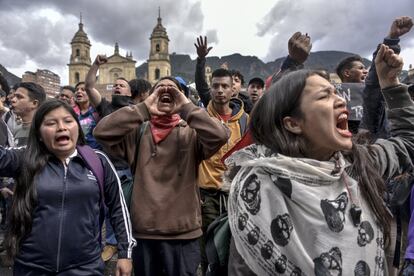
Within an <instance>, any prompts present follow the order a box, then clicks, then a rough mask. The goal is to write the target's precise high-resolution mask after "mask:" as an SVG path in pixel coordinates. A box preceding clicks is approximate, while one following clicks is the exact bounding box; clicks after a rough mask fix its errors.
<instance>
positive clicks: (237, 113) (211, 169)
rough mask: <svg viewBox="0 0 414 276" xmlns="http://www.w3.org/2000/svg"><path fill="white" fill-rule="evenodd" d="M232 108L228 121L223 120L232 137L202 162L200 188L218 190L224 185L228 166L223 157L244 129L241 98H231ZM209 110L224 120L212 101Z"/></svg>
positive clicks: (199, 171)
mask: <svg viewBox="0 0 414 276" xmlns="http://www.w3.org/2000/svg"><path fill="white" fill-rule="evenodd" d="M230 108H231V109H232V116H231V117H230V119H229V120H228V121H227V122H224V121H222V122H223V123H224V124H225V125H226V126H227V127H228V128H229V129H230V132H231V134H230V138H229V139H228V140H227V143H226V144H225V145H223V146H222V147H221V148H220V149H219V150H218V151H217V152H216V153H215V154H214V155H213V156H212V157H211V158H209V159H207V160H204V161H203V162H201V164H200V166H199V169H198V174H199V179H198V183H199V186H200V188H203V189H215V190H218V189H220V188H221V187H222V182H223V180H222V176H223V173H224V171H225V170H226V166H225V165H224V164H223V163H222V162H221V158H222V157H223V156H224V155H225V154H226V153H227V152H228V151H229V150H230V149H231V148H233V146H234V145H235V144H236V143H237V142H238V141H239V140H240V139H241V137H242V134H243V133H242V129H241V126H240V119H241V117H242V116H248V115H247V114H244V115H243V113H244V111H243V102H242V101H241V100H239V99H235V98H233V99H231V100H230ZM207 112H208V114H209V115H210V116H211V117H215V118H217V119H219V120H222V119H221V117H220V114H218V113H217V111H216V110H215V109H214V107H213V104H212V102H211V101H210V103H209V104H208V106H207Z"/></svg>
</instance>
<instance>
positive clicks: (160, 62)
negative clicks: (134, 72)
mask: <svg viewBox="0 0 414 276" xmlns="http://www.w3.org/2000/svg"><path fill="white" fill-rule="evenodd" d="M150 41H151V49H150V54H149V59H148V81H149V82H150V83H151V84H155V83H156V82H157V80H159V79H160V78H162V77H165V76H170V75H171V64H170V55H169V53H168V43H169V41H170V39H169V38H168V35H167V31H166V29H165V28H164V26H163V25H162V23H161V9H160V8H158V19H157V25H156V26H155V27H154V29H153V31H152V34H151V37H150Z"/></svg>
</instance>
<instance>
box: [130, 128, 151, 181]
mask: <svg viewBox="0 0 414 276" xmlns="http://www.w3.org/2000/svg"><path fill="white" fill-rule="evenodd" d="M148 125H149V121H145V122H143V123H142V124H141V125H140V126H139V127H138V129H137V132H138V134H137V143H136V147H135V155H134V162H133V163H132V166H131V172H132V176H135V172H136V170H137V163H138V154H139V147H140V145H141V138H142V135H143V134H144V133H145V130H146V129H147V127H148Z"/></svg>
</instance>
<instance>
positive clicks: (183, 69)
mask: <svg viewBox="0 0 414 276" xmlns="http://www.w3.org/2000/svg"><path fill="white" fill-rule="evenodd" d="M351 55H354V54H352V53H347V52H339V51H319V52H312V53H311V54H310V55H309V58H308V60H307V61H306V62H305V64H304V65H305V68H310V69H325V70H327V71H328V72H330V73H333V72H335V68H336V66H337V65H338V63H339V62H340V61H341V60H342V59H343V58H345V57H348V56H351ZM284 59H285V57H281V58H278V59H276V60H275V61H272V62H268V63H264V62H263V61H262V60H260V59H259V58H257V57H256V56H243V55H240V54H232V55H229V56H223V57H221V58H219V57H214V56H213V57H207V61H206V65H208V66H210V67H211V69H212V70H215V69H217V68H219V67H220V65H222V64H223V63H225V62H226V63H227V64H228V67H229V68H230V69H236V70H239V71H240V72H241V73H242V74H243V76H244V80H245V82H246V83H247V82H248V81H249V80H250V79H251V78H253V77H261V78H263V79H266V78H267V77H268V76H270V75H272V74H273V73H274V72H276V71H277V70H279V68H280V66H281V64H282V62H283V60H284ZM170 62H171V71H172V74H173V75H174V76H181V77H182V78H184V79H185V80H186V81H187V82H194V73H195V66H196V60H192V59H191V57H190V56H189V55H181V54H172V55H170ZM364 64H365V66H367V67H368V66H369V65H370V64H371V61H369V60H368V59H364ZM147 70H148V64H147V63H146V62H145V63H143V64H141V65H140V66H138V67H137V68H136V74H137V77H138V78H144V77H145V76H146V74H147Z"/></svg>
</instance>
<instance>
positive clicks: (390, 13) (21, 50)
mask: <svg viewBox="0 0 414 276" xmlns="http://www.w3.org/2000/svg"><path fill="white" fill-rule="evenodd" d="M159 6H160V7H161V17H162V19H163V25H164V26H165V27H166V28H167V32H168V35H169V37H170V52H171V53H172V52H176V53H180V54H190V55H191V56H192V57H193V58H194V57H195V48H194V42H195V39H196V37H197V36H198V35H207V36H208V39H209V42H210V43H211V46H213V50H212V51H211V53H210V55H216V56H225V55H229V54H232V53H235V52H239V53H241V54H243V55H255V56H258V57H259V58H261V59H262V60H263V61H265V62H267V61H272V60H274V59H275V58H278V57H281V56H284V55H286V54H287V40H288V39H289V37H290V36H291V35H292V34H293V33H294V32H295V31H301V32H307V33H309V34H310V36H311V37H312V41H313V48H312V51H321V50H341V51H348V52H354V53H358V54H360V55H362V56H364V57H367V58H370V55H371V53H372V50H373V49H374V48H375V47H376V45H377V43H379V42H380V41H381V40H382V38H383V37H384V36H385V35H386V34H387V33H388V30H389V27H390V24H391V22H392V20H393V19H394V18H395V17H397V16H401V15H408V16H411V17H414V1H413V0H399V1H390V0H365V1H361V0H336V1H329V0H256V1H240V0H204V1H201V0H174V1H172V0H151V1H150V0H146V1H144V0H112V1H102V0H101V1H100V0H83V1H82V0H70V1H65V0H36V1H33V0H0V7H1V8H0V18H1V20H0V64H2V65H3V66H5V67H6V68H7V69H8V70H9V71H11V72H12V73H14V74H16V75H17V76H19V77H21V75H22V74H23V73H24V72H25V71H36V69H38V68H40V69H49V70H52V71H53V72H55V73H57V74H59V75H60V77H61V84H62V85H64V84H66V83H67V81H68V70H67V66H66V64H67V63H68V62H69V57H70V51H71V48H70V41H71V39H72V37H73V35H74V34H75V32H76V31H77V29H78V23H79V14H80V12H82V17H83V23H84V29H85V31H86V32H87V34H88V36H89V39H90V40H91V43H92V50H91V58H92V60H93V59H94V57H95V56H96V54H97V53H104V54H107V55H111V54H112V53H113V49H114V44H115V42H116V41H117V42H118V43H119V45H120V48H121V54H123V55H125V52H126V51H132V52H133V56H134V59H135V60H137V61H138V62H137V65H139V64H141V63H142V62H144V61H145V60H146V59H147V58H148V53H149V36H150V34H151V31H152V29H153V27H154V26H155V24H156V18H157V16H158V7H159ZM401 46H402V48H403V51H402V53H401V55H402V56H403V57H404V59H405V64H406V65H405V68H408V64H410V63H412V64H414V30H412V31H411V33H409V34H406V35H405V36H404V37H403V38H402V40H401ZM230 66H231V65H230Z"/></svg>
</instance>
